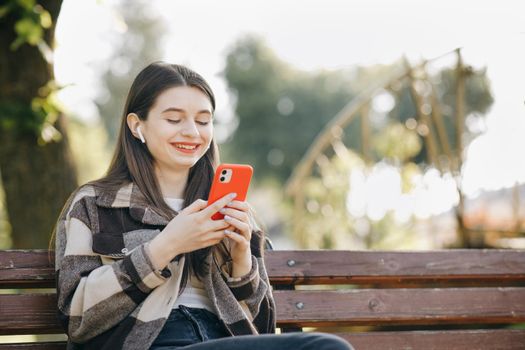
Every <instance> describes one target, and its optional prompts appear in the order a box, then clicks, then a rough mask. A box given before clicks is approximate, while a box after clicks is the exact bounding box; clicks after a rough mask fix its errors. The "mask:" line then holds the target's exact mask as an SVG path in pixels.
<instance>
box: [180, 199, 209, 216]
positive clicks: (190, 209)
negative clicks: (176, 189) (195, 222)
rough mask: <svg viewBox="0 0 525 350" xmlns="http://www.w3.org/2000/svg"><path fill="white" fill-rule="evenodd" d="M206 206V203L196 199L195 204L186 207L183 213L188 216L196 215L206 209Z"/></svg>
mask: <svg viewBox="0 0 525 350" xmlns="http://www.w3.org/2000/svg"><path fill="white" fill-rule="evenodd" d="M207 205H208V201H205V200H203V199H197V200H196V201H195V202H193V203H191V204H190V205H188V206H187V207H186V208H185V209H184V211H185V212H187V213H188V214H191V213H196V212H199V211H201V210H202V209H204V208H206V206H207Z"/></svg>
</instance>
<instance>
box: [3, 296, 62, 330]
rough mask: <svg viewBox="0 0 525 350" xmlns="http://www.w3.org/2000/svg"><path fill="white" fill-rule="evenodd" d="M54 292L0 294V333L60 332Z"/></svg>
mask: <svg viewBox="0 0 525 350" xmlns="http://www.w3.org/2000/svg"><path fill="white" fill-rule="evenodd" d="M56 305H57V302H56V295H55V294H20V295H14V294H13V295H11V294H4V295H0V310H2V312H0V335H11V334H61V333H64V331H63V330H62V328H61V327H60V325H59V323H58V319H57V308H56Z"/></svg>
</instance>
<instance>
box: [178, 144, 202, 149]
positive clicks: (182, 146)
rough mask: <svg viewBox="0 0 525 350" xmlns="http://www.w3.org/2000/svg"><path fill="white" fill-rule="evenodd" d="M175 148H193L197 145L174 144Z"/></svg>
mask: <svg viewBox="0 0 525 350" xmlns="http://www.w3.org/2000/svg"><path fill="white" fill-rule="evenodd" d="M175 147H177V148H184V149H195V148H196V147H197V146H186V145H175Z"/></svg>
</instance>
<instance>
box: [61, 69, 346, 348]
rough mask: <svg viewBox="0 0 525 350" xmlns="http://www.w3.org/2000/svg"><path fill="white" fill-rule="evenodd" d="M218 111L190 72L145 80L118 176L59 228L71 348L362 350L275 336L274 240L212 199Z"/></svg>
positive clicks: (88, 194) (331, 341)
mask: <svg viewBox="0 0 525 350" xmlns="http://www.w3.org/2000/svg"><path fill="white" fill-rule="evenodd" d="M214 110H215V98H214V95H213V92H212V91H211V89H210V87H209V85H208V84H207V83H206V81H205V80H204V79H203V78H202V77H201V76H200V75H199V74H197V73H195V72H194V71H192V70H190V69H188V68H186V67H183V66H179V65H173V64H166V63H162V62H157V63H153V64H151V65H149V66H147V67H146V68H145V69H143V70H142V71H141V72H140V73H139V74H138V76H137V77H136V78H135V81H134V82H133V84H132V86H131V89H130V91H129V95H128V97H127V101H126V105H125V108H124V113H123V116H122V123H121V127H120V133H119V137H118V143H117V147H116V150H115V154H114V157H113V160H112V162H111V165H110V167H109V170H108V172H107V174H106V175H105V176H104V177H103V178H101V179H99V180H96V181H92V182H90V183H88V184H85V185H83V186H81V187H79V188H78V189H77V190H76V191H75V192H74V193H73V194H72V195H71V196H70V198H69V199H68V201H67V203H66V205H65V206H64V209H63V210H62V213H61V215H60V217H59V219H58V222H57V227H56V269H57V271H56V272H57V281H58V282H57V283H58V286H57V289H58V310H59V317H60V319H61V322H62V323H63V326H64V328H65V330H66V333H67V334H68V336H69V342H68V349H97V350H100V349H112V350H115V349H141V350H144V349H175V348H181V347H182V348H184V349H191V350H197V349H199V350H204V349H229V350H236V349H238V350H240V349H251V350H257V349H312V350H313V349H315V350H319V349H351V347H350V345H349V344H348V343H346V342H345V341H344V340H342V339H340V338H337V337H335V336H331V335H324V334H320V333H310V334H306V333H305V334H303V333H296V334H285V335H276V334H271V333H274V332H275V304H274V301H273V297H272V291H271V286H270V283H269V281H268V276H267V274H266V269H265V266H264V260H263V245H264V234H263V232H262V231H261V230H259V229H258V228H257V225H256V224H255V221H254V220H253V216H252V214H251V212H250V210H249V207H248V205H247V204H246V203H245V202H240V201H236V200H235V194H230V195H227V196H225V197H223V198H222V199H220V200H218V201H217V202H215V203H214V204H212V205H211V206H207V202H206V201H205V199H206V198H207V197H208V193H209V190H210V186H211V181H212V179H213V174H214V169H215V167H216V166H217V165H218V148H217V145H216V144H215V142H214V140H213V113H214ZM217 211H221V212H222V213H224V214H225V215H226V216H225V218H224V220H212V219H211V216H212V215H213V214H214V213H216V212H217Z"/></svg>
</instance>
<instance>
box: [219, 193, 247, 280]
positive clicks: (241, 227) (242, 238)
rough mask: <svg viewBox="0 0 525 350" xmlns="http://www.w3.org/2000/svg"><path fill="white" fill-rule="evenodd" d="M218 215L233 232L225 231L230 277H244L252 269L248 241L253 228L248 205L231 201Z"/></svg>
mask: <svg viewBox="0 0 525 350" xmlns="http://www.w3.org/2000/svg"><path fill="white" fill-rule="evenodd" d="M220 213H221V214H224V220H225V221H226V222H227V223H228V224H230V225H231V226H232V227H233V229H234V230H233V231H232V230H230V229H227V230H226V231H225V232H226V235H227V237H228V238H229V239H230V242H231V245H230V246H231V250H230V255H231V257H232V260H233V271H232V277H240V276H244V275H245V274H247V273H248V272H250V270H251V268H252V252H251V249H250V240H251V238H252V229H253V228H252V226H251V224H250V214H249V207H248V204H247V203H246V202H241V201H232V202H231V203H229V204H228V207H227V208H222V209H221V210H220Z"/></svg>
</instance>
